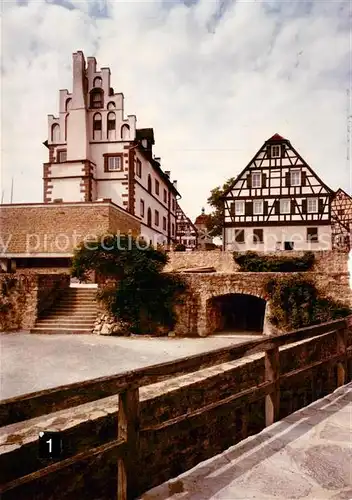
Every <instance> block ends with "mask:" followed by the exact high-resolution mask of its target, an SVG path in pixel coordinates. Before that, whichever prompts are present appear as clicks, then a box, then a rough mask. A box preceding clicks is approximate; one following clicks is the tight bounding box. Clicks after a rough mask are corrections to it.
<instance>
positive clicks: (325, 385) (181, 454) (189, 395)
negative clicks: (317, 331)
mask: <svg viewBox="0 0 352 500" xmlns="http://www.w3.org/2000/svg"><path fill="white" fill-rule="evenodd" d="M351 341H352V339H351V332H349V339H348V345H351ZM336 347H337V346H336V338H335V337H333V336H326V335H324V336H322V337H321V338H316V339H313V340H309V341H305V342H300V343H298V344H297V345H293V346H288V347H284V348H281V349H280V371H281V373H282V374H284V373H287V372H289V371H290V370H297V369H299V368H300V367H303V366H304V365H305V364H307V363H314V362H316V361H319V360H321V359H324V358H326V357H328V356H329V355H331V354H332V353H334V352H336ZM350 368H351V366H350ZM351 375H352V374H351V372H350V373H349V379H350V378H351ZM263 381H264V359H263V355H262V354H256V355H252V356H248V357H246V358H242V359H239V360H236V361H233V362H229V363H226V364H222V365H218V366H214V367H211V368H207V369H203V370H200V371H197V372H195V373H191V374H188V375H183V376H179V377H174V378H171V379H169V380H167V381H164V382H160V383H157V384H152V385H149V386H146V387H143V388H141V389H140V416H141V429H142V430H141V433H140V450H139V457H136V462H137V474H136V477H135V480H136V482H137V485H138V486H137V490H138V494H141V493H143V491H146V490H148V489H150V488H152V487H153V486H156V485H158V484H161V483H162V482H164V481H165V480H168V479H170V478H173V477H176V476H177V475H179V474H181V473H182V472H184V471H186V470H188V469H190V468H192V467H194V466H195V465H197V464H198V463H199V462H201V461H203V460H206V459H208V458H210V457H212V456H214V455H216V454H218V453H221V452H222V451H223V450H225V449H227V448H228V447H230V446H232V445H234V444H235V443H237V442H238V441H240V440H242V439H244V438H245V437H247V436H249V435H251V434H254V433H257V432H259V431H260V430H261V429H263V428H264V426H265V421H264V420H265V419H264V400H260V401H258V402H254V403H252V404H250V405H248V406H242V407H240V408H236V407H235V403H233V402H227V403H226V404H223V405H221V406H215V407H214V408H213V409H212V410H208V411H207V412H205V413H201V414H198V415H196V414H195V415H193V416H192V417H189V418H188V419H186V420H185V421H182V422H179V423H176V424H173V425H169V426H165V427H161V428H160V429H158V430H156V429H153V426H155V425H158V424H162V423H163V422H165V421H166V420H168V419H171V418H175V417H178V416H180V415H182V414H185V413H190V412H195V411H196V410H198V409H199V408H201V407H204V406H206V405H208V404H211V403H213V402H215V401H219V400H220V399H225V398H227V397H229V396H230V395H232V394H235V393H236V392H239V391H241V390H245V389H247V388H250V387H253V386H254V385H258V384H260V383H262V382H263ZM335 388H336V374H335V373H334V370H333V369H329V368H326V367H325V366H319V367H318V368H317V370H316V371H315V372H313V373H307V375H306V377H305V378H304V377H303V378H302V377H300V378H296V377H294V378H290V379H286V380H284V381H282V384H281V388H280V390H281V399H280V401H281V405H280V418H283V417H285V416H286V415H287V414H289V413H291V412H294V411H296V410H298V409H299V408H301V407H303V406H306V405H307V404H309V403H310V402H311V401H313V400H315V399H319V398H320V397H322V396H323V395H325V394H327V393H329V392H332V391H333V390H334V389H335ZM97 397H99V394H97ZM117 408H118V398H117V397H110V398H106V399H103V400H100V401H96V402H94V403H89V404H85V405H82V406H79V407H76V408H72V409H70V410H64V411H61V412H58V413H53V414H49V415H47V416H43V417H39V418H36V419H35V420H32V421H28V422H22V423H21V422H20V423H18V424H13V425H12V426H9V427H8V428H7V429H8V435H4V436H3V443H4V445H3V446H4V448H3V451H2V454H0V470H1V471H2V475H3V477H5V478H6V479H7V480H12V479H14V478H15V477H16V475H17V477H18V475H25V474H29V473H31V472H33V471H35V470H37V469H38V468H42V467H43V462H41V461H40V460H39V458H38V434H39V432H40V431H41V430H42V429H46V430H57V431H61V433H62V436H63V441H64V443H65V445H66V452H67V453H68V455H69V456H74V455H75V454H77V453H80V452H83V451H85V450H87V449H88V448H89V447H95V446H101V445H102V444H103V443H105V442H108V441H110V440H112V439H115V438H116V432H117V415H118V414H117ZM77 467H78V466H77ZM77 470H78V472H77V473H76V474H75V475H74V476H72V475H65V474H60V473H59V474H58V475H50V474H49V475H47V476H45V478H44V480H43V482H41V483H35V482H34V483H33V484H32V485H31V484H24V486H23V488H22V489H19V490H18V491H16V497H15V498H16V500H24V499H26V500H28V498H36V500H47V499H48V498H55V500H60V499H63V498H82V499H83V498H84V499H85V500H96V499H97V498H99V499H100V500H110V499H111V498H115V497H114V495H115V496H116V491H117V488H116V478H117V470H116V457H115V456H114V454H113V453H112V454H107V455H105V457H103V458H100V459H99V460H98V461H94V463H92V466H91V467H90V468H89V470H87V469H84V470H83V469H82V472H80V470H79V469H77ZM34 492H35V493H34ZM11 498H12V497H11ZM4 500H5V498H4Z"/></svg>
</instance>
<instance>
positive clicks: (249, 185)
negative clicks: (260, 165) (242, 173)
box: [247, 174, 252, 189]
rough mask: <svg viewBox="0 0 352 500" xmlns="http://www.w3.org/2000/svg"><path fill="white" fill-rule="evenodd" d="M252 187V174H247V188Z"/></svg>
mask: <svg viewBox="0 0 352 500" xmlns="http://www.w3.org/2000/svg"><path fill="white" fill-rule="evenodd" d="M251 187H252V174H248V175H247V188H249V189H251Z"/></svg>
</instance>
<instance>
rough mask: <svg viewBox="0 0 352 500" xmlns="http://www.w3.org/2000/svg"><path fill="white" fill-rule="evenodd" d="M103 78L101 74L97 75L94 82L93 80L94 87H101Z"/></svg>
mask: <svg viewBox="0 0 352 500" xmlns="http://www.w3.org/2000/svg"><path fill="white" fill-rule="evenodd" d="M102 83H103V82H102V79H101V78H100V76H97V77H95V78H94V82H93V87H101V86H102Z"/></svg>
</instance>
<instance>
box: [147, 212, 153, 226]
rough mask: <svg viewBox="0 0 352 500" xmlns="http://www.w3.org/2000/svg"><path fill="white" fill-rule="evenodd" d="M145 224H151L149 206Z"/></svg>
mask: <svg viewBox="0 0 352 500" xmlns="http://www.w3.org/2000/svg"><path fill="white" fill-rule="evenodd" d="M147 224H148V226H150V227H151V225H152V211H151V210H150V208H148V212H147Z"/></svg>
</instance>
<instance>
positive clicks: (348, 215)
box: [331, 189, 352, 252]
mask: <svg viewBox="0 0 352 500" xmlns="http://www.w3.org/2000/svg"><path fill="white" fill-rule="evenodd" d="M331 226H332V244H333V249H334V250H339V251H342V252H349V251H350V250H351V248H352V234H351V233H352V198H351V196H350V195H348V194H347V193H346V192H345V191H343V189H338V190H337V191H336V193H335V196H334V198H333V200H332V202H331Z"/></svg>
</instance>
